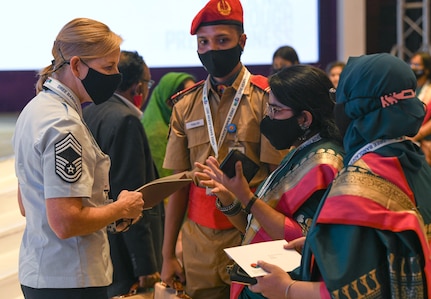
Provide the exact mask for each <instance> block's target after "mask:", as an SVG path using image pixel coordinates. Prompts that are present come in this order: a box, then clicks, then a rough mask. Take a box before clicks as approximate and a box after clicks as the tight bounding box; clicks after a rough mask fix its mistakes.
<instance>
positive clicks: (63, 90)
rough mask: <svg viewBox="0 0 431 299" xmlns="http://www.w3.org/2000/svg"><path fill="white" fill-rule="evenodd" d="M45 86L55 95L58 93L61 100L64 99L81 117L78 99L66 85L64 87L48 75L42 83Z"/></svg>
mask: <svg viewBox="0 0 431 299" xmlns="http://www.w3.org/2000/svg"><path fill="white" fill-rule="evenodd" d="M43 86H45V87H46V88H48V89H49V90H51V91H53V92H54V93H56V94H57V95H59V96H60V97H61V98H62V99H63V100H65V101H66V102H67V103H68V104H69V106H71V107H73V108H75V110H76V112H78V114H79V115H80V116H81V119H82V109H81V108H80V106H79V105H80V103H81V102H80V101H79V99H78V97H77V96H76V95H75V94H74V93H73V91H71V90H70V89H69V88H68V87H66V86H65V85H64V84H63V83H61V82H60V81H58V80H56V79H54V78H51V77H49V78H48V79H47V80H46V81H45V83H44V84H43Z"/></svg>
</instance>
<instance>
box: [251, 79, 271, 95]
mask: <svg viewBox="0 0 431 299" xmlns="http://www.w3.org/2000/svg"><path fill="white" fill-rule="evenodd" d="M250 82H251V83H252V84H253V85H256V86H257V87H259V88H260V89H262V90H264V91H266V92H269V90H270V88H269V83H268V78H267V77H265V76H262V75H252V76H251V79H250Z"/></svg>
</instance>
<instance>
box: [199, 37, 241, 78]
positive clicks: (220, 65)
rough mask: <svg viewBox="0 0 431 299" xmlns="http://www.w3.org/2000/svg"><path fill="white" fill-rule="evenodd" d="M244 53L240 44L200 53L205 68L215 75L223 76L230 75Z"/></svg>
mask: <svg viewBox="0 0 431 299" xmlns="http://www.w3.org/2000/svg"><path fill="white" fill-rule="evenodd" d="M241 54H242V48H241V46H240V45H239V44H238V45H236V46H235V47H233V48H231V49H227V50H210V51H208V52H205V53H203V54H199V53H198V55H199V59H200V60H201V62H202V64H203V66H204V67H205V69H206V70H207V71H208V73H210V75H212V76H213V77H217V78H222V77H225V76H226V75H228V74H229V73H230V72H231V71H232V70H233V69H234V68H235V67H236V66H237V64H238V62H239V60H240V58H241Z"/></svg>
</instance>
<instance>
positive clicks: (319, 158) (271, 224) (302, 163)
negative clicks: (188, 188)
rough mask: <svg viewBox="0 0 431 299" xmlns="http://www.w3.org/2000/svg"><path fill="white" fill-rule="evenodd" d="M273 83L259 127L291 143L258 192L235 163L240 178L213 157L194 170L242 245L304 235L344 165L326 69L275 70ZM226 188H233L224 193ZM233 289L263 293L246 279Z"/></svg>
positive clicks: (235, 293) (280, 142) (239, 294)
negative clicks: (229, 174) (240, 235)
mask: <svg viewBox="0 0 431 299" xmlns="http://www.w3.org/2000/svg"><path fill="white" fill-rule="evenodd" d="M269 86H270V87H271V92H270V94H269V104H268V110H267V116H265V118H264V119H263V120H262V122H261V124H260V128H261V132H262V134H264V135H265V136H266V137H267V138H268V139H269V141H270V142H271V144H272V145H273V146H274V147H275V148H277V149H279V150H283V149H288V148H291V146H293V147H292V149H291V151H290V152H289V153H288V154H287V155H286V157H285V158H284V159H283V161H282V162H281V164H280V166H279V167H278V168H277V169H276V170H275V171H274V172H273V173H271V174H270V176H268V178H267V179H266V180H264V181H263V182H262V184H261V185H260V186H259V188H258V189H257V191H256V193H255V192H253V191H252V190H250V188H249V187H248V185H247V181H246V179H245V178H244V176H243V174H242V165H241V166H240V165H236V177H233V178H231V179H229V177H227V176H226V175H224V174H223V172H222V171H221V170H220V169H219V164H218V163H217V160H215V159H214V158H213V157H210V158H209V159H207V163H206V165H207V166H205V165H203V164H200V163H197V166H198V167H199V168H200V169H202V170H203V172H197V173H196V175H197V176H198V177H199V179H200V180H201V183H202V184H204V185H205V186H209V187H213V189H212V190H211V191H212V192H213V193H215V194H216V195H217V197H218V201H219V204H218V206H219V208H220V209H222V210H223V212H224V213H225V214H226V215H227V216H228V217H229V219H230V220H231V221H232V223H234V224H235V226H236V227H237V228H238V229H240V230H241V232H243V233H245V236H244V239H243V242H242V244H243V245H247V244H251V243H258V242H265V241H272V240H280V239H285V240H287V241H289V242H290V241H292V240H294V239H296V238H299V237H302V236H306V235H307V233H308V230H309V228H310V225H311V222H312V219H313V217H314V214H315V212H316V210H317V207H318V205H319V203H320V200H321V198H322V197H323V194H324V193H325V191H326V189H327V188H328V185H329V184H330V183H331V182H332V181H333V179H334V178H335V176H336V175H337V173H338V171H339V170H340V169H341V168H342V167H343V148H342V146H341V138H340V135H339V132H338V129H337V127H336V125H335V121H334V116H333V113H332V111H333V108H334V105H335V101H334V99H333V96H335V94H331V93H330V90H331V88H332V83H331V81H330V80H329V79H328V77H327V76H326V74H325V72H324V71H322V70H320V69H318V68H316V67H313V66H308V65H295V66H292V67H288V68H284V69H282V70H281V71H279V72H277V73H276V74H274V75H272V76H271V77H270V78H269ZM238 164H240V163H238ZM208 176H209V178H210V179H211V180H207V179H208ZM214 187H215V188H214ZM225 188H227V190H229V191H231V192H232V193H229V192H227V193H225V194H222V193H223V192H225ZM250 198H252V200H251V201H250ZM241 206H243V207H246V208H245V210H241ZM243 211H245V212H243ZM247 220H248V221H247ZM246 228H247V229H246ZM231 290H232V291H231V298H262V296H259V295H258V294H254V293H252V292H251V291H250V290H249V289H248V288H244V285H243V284H239V283H233V284H232V287H231Z"/></svg>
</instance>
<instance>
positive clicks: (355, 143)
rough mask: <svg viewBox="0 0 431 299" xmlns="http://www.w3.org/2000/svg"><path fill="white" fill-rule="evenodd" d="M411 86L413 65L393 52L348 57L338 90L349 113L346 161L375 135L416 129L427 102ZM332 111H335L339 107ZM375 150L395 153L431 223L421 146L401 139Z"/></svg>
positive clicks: (430, 177) (428, 174)
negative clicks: (411, 66)
mask: <svg viewBox="0 0 431 299" xmlns="http://www.w3.org/2000/svg"><path fill="white" fill-rule="evenodd" d="M415 89H416V77H415V75H414V74H413V71H412V70H411V68H410V67H409V65H408V64H407V63H405V62H404V61H402V60H400V59H399V58H397V57H395V56H392V55H390V54H386V53H384V54H373V55H364V56H360V57H353V58H350V59H349V60H348V63H347V65H346V67H345V68H344V69H343V72H342V73H341V76H340V82H339V84H338V88H337V93H336V97H337V105H344V113H345V116H346V117H347V118H349V119H350V124H349V125H348V127H347V130H346V134H345V135H344V139H343V145H344V148H345V151H346V156H345V159H344V161H346V163H347V162H348V161H349V160H350V158H351V157H352V156H353V155H354V154H355V153H356V151H358V150H359V149H360V148H362V147H363V146H365V145H366V144H368V143H370V142H372V141H374V140H377V139H392V138H398V137H402V136H414V135H416V133H417V131H418V130H419V128H420V126H421V124H422V121H423V118H424V116H425V107H424V104H423V103H422V102H421V101H420V100H419V99H418V97H417V95H416V94H415V93H414V91H415ZM411 91H413V93H412V92H411ZM335 117H336V118H337V117H339V116H337V113H336V114H335ZM374 152H375V153H377V154H379V155H381V156H384V157H395V158H397V160H398V161H399V163H400V166H401V167H402V169H403V172H404V175H405V177H406V180H407V181H408V184H409V186H410V188H411V189H412V191H413V193H414V194H415V199H416V203H417V206H418V207H419V210H420V212H421V214H422V216H423V217H424V220H425V223H426V224H428V223H430V222H431V203H430V201H429V199H428V198H429V191H428V188H424V186H428V185H429V182H430V181H431V168H430V167H429V166H428V164H427V163H426V161H425V158H424V155H423V153H422V151H421V150H420V149H419V147H417V146H416V145H414V144H413V142H410V141H404V142H395V143H392V144H388V145H386V146H384V147H381V148H379V149H376V150H375V151H374Z"/></svg>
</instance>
